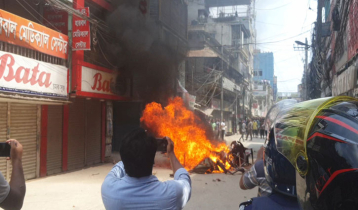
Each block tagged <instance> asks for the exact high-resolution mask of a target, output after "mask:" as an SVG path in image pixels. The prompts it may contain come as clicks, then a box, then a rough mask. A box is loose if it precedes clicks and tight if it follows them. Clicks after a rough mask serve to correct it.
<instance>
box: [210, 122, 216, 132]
mask: <svg viewBox="0 0 358 210" xmlns="http://www.w3.org/2000/svg"><path fill="white" fill-rule="evenodd" d="M211 127H212V128H213V131H214V133H215V132H216V122H215V120H212V122H211Z"/></svg>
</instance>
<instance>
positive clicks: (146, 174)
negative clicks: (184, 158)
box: [102, 128, 191, 210]
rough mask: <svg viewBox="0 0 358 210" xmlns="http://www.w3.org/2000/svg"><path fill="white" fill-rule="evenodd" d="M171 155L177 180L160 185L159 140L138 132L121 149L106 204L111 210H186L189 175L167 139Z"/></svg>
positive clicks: (106, 191)
mask: <svg viewBox="0 0 358 210" xmlns="http://www.w3.org/2000/svg"><path fill="white" fill-rule="evenodd" d="M167 141H168V147H167V153H168V156H169V158H170V162H171V165H172V168H173V173H174V180H171V181H166V182H160V181H159V180H158V178H157V177H156V176H154V175H152V170H153V164H154V157H155V153H156V150H157V142H156V139H155V138H153V137H151V136H148V135H147V133H146V131H145V130H144V129H142V128H138V129H135V130H133V131H132V132H130V133H129V134H128V135H127V136H126V137H125V138H124V140H123V142H122V143H121V145H120V149H119V153H120V155H121V158H122V161H121V162H119V163H117V164H116V165H115V166H114V167H113V169H112V170H111V171H110V172H109V174H108V175H107V177H106V178H105V180H104V182H103V184H102V200H103V203H104V206H105V207H106V209H107V210H118V209H121V210H122V209H153V210H154V209H158V210H161V209H182V208H183V207H184V206H185V205H186V203H187V202H188V201H189V199H190V195H191V180H190V176H189V173H188V172H187V171H186V170H185V169H184V168H183V166H182V165H181V164H180V163H179V161H178V159H177V157H176V156H175V153H174V143H173V142H172V141H171V140H170V139H169V138H167Z"/></svg>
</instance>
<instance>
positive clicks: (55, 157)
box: [46, 106, 63, 175]
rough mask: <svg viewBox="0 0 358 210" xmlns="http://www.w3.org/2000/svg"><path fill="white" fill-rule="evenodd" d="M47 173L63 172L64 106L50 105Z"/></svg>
mask: <svg viewBox="0 0 358 210" xmlns="http://www.w3.org/2000/svg"><path fill="white" fill-rule="evenodd" d="M47 122H48V123H47V163H46V164H47V175H51V174H55V173H60V172H62V125H63V106H48V121H47Z"/></svg>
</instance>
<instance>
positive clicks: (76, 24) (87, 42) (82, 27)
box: [72, 7, 91, 50]
mask: <svg viewBox="0 0 358 210" xmlns="http://www.w3.org/2000/svg"><path fill="white" fill-rule="evenodd" d="M77 11H78V12H80V13H81V14H83V15H84V16H86V17H89V16H90V11H89V7H86V8H83V9H78V10H77ZM90 32H91V30H90V23H89V22H88V21H87V20H84V19H82V18H80V17H78V16H76V15H74V16H73V32H72V33H73V34H72V43H73V44H72V50H91V34H90Z"/></svg>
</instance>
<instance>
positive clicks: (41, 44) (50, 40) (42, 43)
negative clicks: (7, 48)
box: [0, 9, 68, 59]
mask: <svg viewBox="0 0 358 210" xmlns="http://www.w3.org/2000/svg"><path fill="white" fill-rule="evenodd" d="M0 40H1V41H3V42H8V43H10V44H13V45H17V46H21V47H26V48H29V49H33V50H37V51H39V52H42V53H45V54H48V55H52V56H55V57H59V58H62V59H67V56H68V55H67V49H68V46H67V45H68V37H67V36H66V35H64V34H62V33H59V32H57V31H54V30H52V29H49V28H47V27H45V26H43V25H40V24H37V23H34V22H32V21H30V20H27V19H25V18H22V17H19V16H17V15H14V14H12V13H9V12H6V11H4V10H1V9H0Z"/></svg>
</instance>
